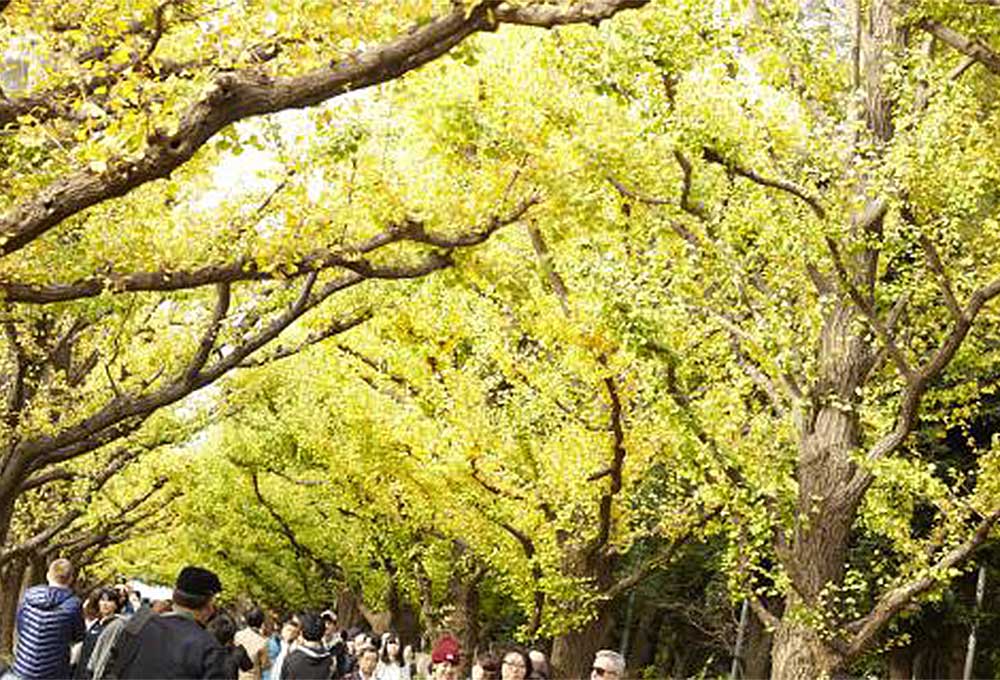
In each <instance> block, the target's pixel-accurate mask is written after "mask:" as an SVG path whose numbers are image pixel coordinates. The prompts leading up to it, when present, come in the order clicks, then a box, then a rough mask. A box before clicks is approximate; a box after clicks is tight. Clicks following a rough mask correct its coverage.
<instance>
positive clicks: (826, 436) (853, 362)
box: [771, 300, 871, 680]
mask: <svg viewBox="0 0 1000 680" xmlns="http://www.w3.org/2000/svg"><path fill="white" fill-rule="evenodd" d="M855 321H856V311H855V309H854V308H853V306H852V305H851V304H850V302H849V301H846V300H843V301H841V303H840V304H838V305H837V306H836V307H834V308H833V309H832V310H831V311H830V313H829V316H828V317H827V319H826V321H825V323H824V328H823V333H822V335H821V340H820V348H819V367H820V371H819V378H818V380H819V382H818V384H817V388H818V389H817V393H818V394H819V395H821V396H820V399H821V401H820V402H819V403H820V404H821V405H819V406H817V407H815V410H814V413H813V417H812V418H811V419H810V421H809V422H807V423H806V424H805V426H804V428H803V433H802V436H801V439H800V444H799V462H798V482H799V491H798V500H797V504H796V518H795V527H794V531H793V534H792V537H791V538H792V540H791V543H790V545H789V546H788V547H787V548H786V549H785V550H784V551H783V552H784V554H783V559H782V562H783V566H784V567H785V569H786V570H787V571H788V575H789V577H790V578H791V581H792V584H793V586H794V587H793V592H792V593H791V594H790V595H789V597H788V600H787V604H786V607H785V613H784V615H783V617H782V625H781V627H780V628H779V630H778V631H777V633H776V635H775V638H774V646H773V649H772V667H771V668H772V677H774V678H780V679H781V680H797V679H801V680H810V679H812V678H818V677H823V676H834V675H835V674H836V673H837V672H838V671H839V670H840V667H841V665H842V663H843V659H842V658H840V656H839V655H838V654H836V653H835V652H834V651H833V650H832V649H831V648H830V647H829V646H828V645H827V644H826V643H825V642H824V641H823V640H822V639H821V636H820V634H819V632H818V631H817V630H814V629H811V628H809V627H807V626H805V625H803V624H801V623H798V621H800V620H801V617H800V615H801V614H802V613H803V612H806V611H808V612H809V613H810V618H813V617H815V616H817V615H819V616H821V617H825V616H827V615H828V613H827V612H823V611H822V610H817V606H818V605H817V603H820V602H821V601H822V596H823V593H824V591H825V590H828V589H829V588H831V587H832V588H836V587H837V586H839V585H841V582H842V580H843V576H844V565H845V563H846V559H847V552H848V547H849V541H850V531H851V526H852V525H853V524H854V519H855V515H856V514H857V508H858V503H859V501H860V498H861V495H860V494H858V493H857V492H853V493H852V492H851V491H849V490H850V489H852V486H851V481H852V480H853V478H854V473H855V471H856V470H855V468H856V466H855V463H854V462H853V461H852V460H851V457H850V456H851V452H852V451H853V450H854V449H855V448H856V447H857V446H858V444H859V441H860V423H859V420H858V415H857V414H858V409H857V408H856V407H857V405H858V388H859V386H861V385H862V384H863V382H864V379H865V374H866V373H867V372H868V369H869V368H870V366H871V363H870V362H871V353H870V349H869V347H868V346H867V345H866V344H865V342H864V341H863V339H862V338H859V337H858V336H857V335H856V333H855V332H854V328H853V326H854V323H855ZM829 623H831V624H836V623H837V622H836V621H829Z"/></svg>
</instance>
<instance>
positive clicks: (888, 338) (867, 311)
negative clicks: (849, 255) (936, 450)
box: [826, 236, 914, 382]
mask: <svg viewBox="0 0 1000 680" xmlns="http://www.w3.org/2000/svg"><path fill="white" fill-rule="evenodd" d="M826 246H827V249H828V250H829V251H830V257H831V258H832V259H833V264H834V268H835V269H836V271H837V278H838V279H839V280H840V284H841V285H842V286H843V287H844V290H846V291H847V294H848V295H849V296H850V298H851V301H852V302H854V305H855V306H856V307H857V308H858V309H859V310H860V311H861V313H862V314H864V315H865V317H866V318H867V319H868V323H869V324H871V327H872V329H873V330H874V331H875V334H876V335H878V338H879V340H880V341H881V342H882V344H883V346H884V347H885V349H886V351H887V352H888V353H889V356H890V358H892V361H893V363H894V364H896V369H897V370H898V371H899V373H900V375H902V376H903V378H904V379H905V380H906V381H907V382H910V381H912V380H913V379H914V374H913V369H912V368H910V364H909V362H908V361H907V360H906V357H905V356H903V352H902V351H901V350H900V349H899V346H897V345H896V340H895V338H893V336H892V333H891V332H890V331H889V329H888V328H887V327H886V325H885V324H884V323H882V320H881V319H880V318H879V316H878V313H877V312H876V311H875V308H874V307H872V305H871V303H870V301H869V300H868V299H867V298H866V297H865V296H864V295H862V294H861V291H859V290H858V287H857V286H855V285H854V282H853V281H852V280H851V277H850V274H849V273H848V272H847V266H846V265H845V264H844V259H843V257H842V256H841V254H840V246H838V245H837V242H836V241H835V240H834V239H833V238H831V237H830V236H827V237H826Z"/></svg>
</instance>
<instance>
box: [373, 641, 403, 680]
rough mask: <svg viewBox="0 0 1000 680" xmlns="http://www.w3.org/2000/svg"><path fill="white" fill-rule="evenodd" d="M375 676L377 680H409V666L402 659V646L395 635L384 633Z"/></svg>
mask: <svg viewBox="0 0 1000 680" xmlns="http://www.w3.org/2000/svg"><path fill="white" fill-rule="evenodd" d="M377 675H378V680H410V666H409V664H407V663H406V660H405V659H403V646H402V645H401V644H400V643H399V636H398V635H396V634H395V633H391V632H390V633H386V634H385V635H384V636H383V637H382V652H381V654H380V655H379V662H378V670H377Z"/></svg>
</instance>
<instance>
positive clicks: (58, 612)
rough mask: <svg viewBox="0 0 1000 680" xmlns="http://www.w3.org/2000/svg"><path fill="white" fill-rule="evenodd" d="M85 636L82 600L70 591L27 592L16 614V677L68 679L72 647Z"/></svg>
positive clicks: (51, 588) (43, 589) (26, 679)
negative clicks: (71, 645) (70, 648)
mask: <svg viewBox="0 0 1000 680" xmlns="http://www.w3.org/2000/svg"><path fill="white" fill-rule="evenodd" d="M83 633H84V627H83V614H82V609H81V605H80V598H78V597H77V596H76V595H74V594H73V592H72V591H71V590H70V589H69V588H60V587H57V586H32V587H31V588H28V589H27V590H26V591H25V592H24V599H23V600H21V606H20V607H19V608H18V610H17V649H16V650H15V652H14V674H15V675H17V676H18V677H19V678H24V680H53V679H55V678H68V677H69V646H70V644H72V643H73V642H77V641H79V640H82V639H83Z"/></svg>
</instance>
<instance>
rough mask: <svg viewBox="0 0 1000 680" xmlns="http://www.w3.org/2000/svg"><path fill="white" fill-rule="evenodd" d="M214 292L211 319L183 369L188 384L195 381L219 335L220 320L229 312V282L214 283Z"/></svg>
mask: <svg viewBox="0 0 1000 680" xmlns="http://www.w3.org/2000/svg"><path fill="white" fill-rule="evenodd" d="M215 294H216V302H215V311H214V312H213V313H212V320H211V322H209V324H208V328H207V329H205V333H204V335H202V337H201V341H200V342H199V343H198V349H197V351H196V352H195V353H194V356H193V357H191V361H189V362H188V365H187V368H186V369H185V370H184V381H185V382H187V383H190V384H194V383H195V382H197V380H198V373H199V372H200V371H201V369H202V368H204V367H205V362H206V361H208V355H209V354H210V353H211V352H212V348H213V347H215V341H216V340H217V339H218V337H219V331H220V330H221V329H222V322H223V320H224V319H225V318H226V314H228V313H229V302H230V299H231V298H230V290H229V283H228V282H224V283H219V284H216V287H215Z"/></svg>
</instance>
